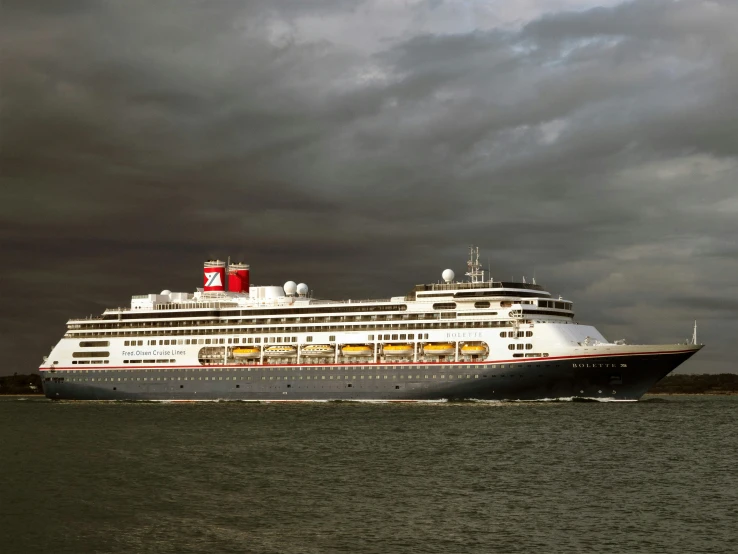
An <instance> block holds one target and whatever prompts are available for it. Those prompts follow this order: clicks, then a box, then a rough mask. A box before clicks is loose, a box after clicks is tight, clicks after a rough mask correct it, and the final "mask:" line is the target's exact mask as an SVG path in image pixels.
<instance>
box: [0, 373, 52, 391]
mask: <svg viewBox="0 0 738 554" xmlns="http://www.w3.org/2000/svg"><path fill="white" fill-rule="evenodd" d="M0 394H43V389H42V388H41V376H40V375H39V374H38V373H31V374H30V375H18V374H17V373H14V374H13V375H6V376H0Z"/></svg>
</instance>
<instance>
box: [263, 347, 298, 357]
mask: <svg viewBox="0 0 738 554" xmlns="http://www.w3.org/2000/svg"><path fill="white" fill-rule="evenodd" d="M264 355H265V356H297V348H295V347H294V346H290V345H284V346H276V345H275V346H267V347H266V348H265V349H264Z"/></svg>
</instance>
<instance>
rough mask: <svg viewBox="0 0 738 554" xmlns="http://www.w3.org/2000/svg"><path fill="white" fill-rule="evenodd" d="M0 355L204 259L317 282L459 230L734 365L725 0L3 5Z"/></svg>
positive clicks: (709, 361) (373, 270) (639, 327)
mask: <svg viewBox="0 0 738 554" xmlns="http://www.w3.org/2000/svg"><path fill="white" fill-rule="evenodd" d="M0 10H1V13H0V64H1V66H0V94H1V95H0V141H1V142H0V175H1V177H2V185H1V188H0V233H1V235H0V237H1V239H2V242H1V243H0V247H1V249H2V252H3V259H2V264H0V282H1V283H2V284H1V285H0V295H2V317H1V320H0V347H1V348H2V352H3V356H4V359H5V362H4V363H3V364H2V367H0V374H2V373H12V372H13V371H17V372H19V373H27V372H30V371H33V370H35V369H36V368H37V367H38V364H39V363H40V362H41V357H42V356H44V355H46V354H48V352H49V349H50V346H51V345H52V344H54V343H56V342H57V341H58V340H59V338H60V337H61V335H62V334H63V332H64V330H65V323H66V321H67V319H68V318H69V317H73V316H85V315H88V314H99V313H100V312H101V311H102V310H103V309H104V308H106V307H113V306H122V305H127V304H128V303H129V302H130V296H131V295H132V294H143V293H149V292H159V291H160V290H162V289H165V288H168V289H172V290H184V291H192V290H194V289H195V287H198V286H202V277H201V267H202V266H201V262H202V261H203V260H204V259H207V258H210V257H220V258H225V257H226V256H228V255H230V256H232V257H233V259H237V260H243V261H245V262H247V263H250V264H251V267H252V281H253V282H255V283H256V284H281V283H283V282H284V281H286V280H288V279H291V280H295V281H305V282H307V283H308V284H309V285H310V287H311V289H313V291H314V293H315V294H316V295H317V296H320V297H327V298H371V297H385V296H390V295H400V294H404V293H405V292H406V291H407V290H409V289H410V288H411V287H412V286H413V285H414V284H416V283H421V282H434V281H436V280H438V279H439V278H440V274H441V271H442V270H443V269H444V268H446V267H450V268H452V269H454V270H456V272H457V275H458V274H461V273H463V271H464V262H465V260H466V248H467V246H468V245H470V244H475V245H479V246H480V248H481V252H482V256H481V257H482V260H483V262H484V265H485V266H489V267H491V270H492V275H493V276H494V277H495V278H496V279H500V278H505V279H507V278H510V277H512V276H516V277H520V276H523V275H525V276H526V277H528V278H530V277H532V276H533V275H535V276H536V278H537V280H538V282H539V283H542V284H544V285H546V286H547V287H548V289H549V290H550V291H551V292H552V293H554V294H556V295H559V294H561V295H563V296H564V297H565V298H567V299H569V300H572V301H573V302H574V303H575V304H574V305H575V310H576V312H577V319H578V321H580V322H582V323H591V324H594V325H595V326H596V327H597V328H598V329H600V331H602V332H603V334H604V335H605V336H606V337H607V338H609V339H611V340H614V339H620V338H625V339H627V340H628V341H629V342H632V343H675V342H678V341H682V340H684V339H685V338H687V337H688V336H690V335H691V330H692V321H693V320H694V319H697V320H698V321H699V325H700V330H699V332H700V339H701V340H702V341H704V342H705V343H707V348H705V349H704V350H703V351H702V352H700V353H699V354H698V355H697V356H695V357H694V358H693V359H692V360H690V361H689V362H687V363H686V364H685V365H684V366H682V369H681V371H683V372H690V373H702V372H724V371H738V366H737V365H736V363H735V361H734V360H735V352H734V351H732V350H731V348H732V346H733V343H734V342H735V340H736V337H738V261H737V260H738V242H737V241H738V32H736V29H738V2H736V1H735V0H715V1H702V0H688V1H681V2H680V1H672V0H642V1H636V2H626V3H619V2H617V1H606V0H515V1H514V2H510V1H508V0H487V1H481V0H479V1H476V0H458V1H451V0H448V1H444V0H429V1H413V0H376V1H358V0H318V1H312V2H310V1H307V0H287V1H278V0H255V1H244V0H162V1H155V2H151V1H150V0H146V1H144V0H140V1H139V0H126V1H114V0H109V1H99V0H65V1H63V2H59V1H58V0H34V1H32V2H29V1H28V0H3V2H2V5H1V6H0Z"/></svg>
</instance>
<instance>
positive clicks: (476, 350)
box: [461, 344, 487, 356]
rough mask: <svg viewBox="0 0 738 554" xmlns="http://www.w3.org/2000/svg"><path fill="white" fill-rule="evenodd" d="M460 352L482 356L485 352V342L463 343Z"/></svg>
mask: <svg viewBox="0 0 738 554" xmlns="http://www.w3.org/2000/svg"><path fill="white" fill-rule="evenodd" d="M461 353H462V354H464V355H467V356H483V355H485V354H486V353H487V345H486V344H464V345H463V346H462V347H461Z"/></svg>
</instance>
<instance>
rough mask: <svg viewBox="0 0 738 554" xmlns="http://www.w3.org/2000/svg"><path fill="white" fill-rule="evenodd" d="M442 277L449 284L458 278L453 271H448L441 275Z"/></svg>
mask: <svg viewBox="0 0 738 554" xmlns="http://www.w3.org/2000/svg"><path fill="white" fill-rule="evenodd" d="M441 277H443V280H444V281H446V282H447V283H450V282H451V281H453V280H454V277H456V274H455V273H454V272H453V270H452V269H446V270H444V271H443V273H442V274H441Z"/></svg>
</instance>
